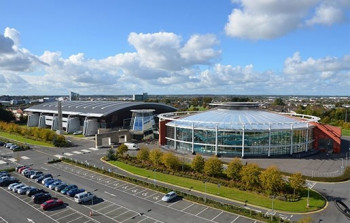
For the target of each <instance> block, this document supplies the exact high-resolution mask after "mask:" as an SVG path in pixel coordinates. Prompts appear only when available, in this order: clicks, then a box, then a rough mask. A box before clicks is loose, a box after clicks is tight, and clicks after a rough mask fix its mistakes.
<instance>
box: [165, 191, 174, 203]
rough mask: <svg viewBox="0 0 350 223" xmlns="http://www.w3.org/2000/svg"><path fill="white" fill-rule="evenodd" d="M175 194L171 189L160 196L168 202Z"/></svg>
mask: <svg viewBox="0 0 350 223" xmlns="http://www.w3.org/2000/svg"><path fill="white" fill-rule="evenodd" d="M176 196H177V195H176V193H175V192H174V191H171V192H169V193H167V194H166V195H164V197H162V201H165V202H169V201H171V200H172V199H174V198H175V197H176Z"/></svg>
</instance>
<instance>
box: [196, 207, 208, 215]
mask: <svg viewBox="0 0 350 223" xmlns="http://www.w3.org/2000/svg"><path fill="white" fill-rule="evenodd" d="M208 208H209V207H206V208H204V209H203V210H201V211H200V212H199V213H198V214H196V216H198V215H199V214H201V213H202V212H204V211H205V210H207V209H208Z"/></svg>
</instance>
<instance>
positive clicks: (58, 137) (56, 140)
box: [52, 135, 67, 147]
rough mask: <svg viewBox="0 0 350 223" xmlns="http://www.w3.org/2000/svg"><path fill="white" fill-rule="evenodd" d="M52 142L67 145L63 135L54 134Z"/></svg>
mask: <svg viewBox="0 0 350 223" xmlns="http://www.w3.org/2000/svg"><path fill="white" fill-rule="evenodd" d="M52 143H53V145H54V146H56V147H65V146H67V142H66V138H65V137H64V136H62V135H54V137H53V140H52Z"/></svg>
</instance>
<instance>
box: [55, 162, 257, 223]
mask: <svg viewBox="0 0 350 223" xmlns="http://www.w3.org/2000/svg"><path fill="white" fill-rule="evenodd" d="M50 166H52V167H53V168H56V169H57V170H60V171H63V172H66V173H69V174H73V175H76V176H78V177H81V178H84V179H86V180H89V181H91V182H94V183H97V184H100V185H103V186H104V187H108V188H110V189H112V190H111V191H112V192H108V191H105V194H106V195H107V196H109V197H111V198H113V197H116V196H117V195H116V194H115V193H114V192H113V191H115V192H118V193H120V192H122V193H125V194H127V195H131V196H134V197H137V198H138V199H142V200H145V201H149V202H152V203H153V204H156V205H157V206H161V207H165V208H166V209H170V211H173V212H174V211H176V212H180V213H182V214H183V215H184V214H186V215H190V216H191V217H193V218H195V219H198V220H199V221H198V222H203V221H204V222H215V223H227V222H236V223H249V222H251V223H253V222H257V221H256V220H253V219H249V218H246V217H242V216H238V215H235V214H232V213H229V212H225V211H222V210H218V209H215V208H211V207H208V206H204V205H201V204H197V203H194V202H190V201H187V200H183V199H181V198H177V199H175V200H173V201H172V202H164V201H162V200H161V198H162V197H163V196H164V194H163V193H159V192H157V191H153V190H151V189H146V188H143V187H140V186H137V185H134V184H131V183H127V182H124V181H121V180H117V179H114V178H110V177H107V176H103V175H100V174H97V173H94V172H91V171H88V170H85V169H81V168H79V167H75V166H71V165H67V164H64V163H55V164H52V165H50ZM152 182H153V181H152ZM154 183H156V182H154ZM91 208H92V209H93V211H95V212H98V213H100V214H102V215H105V216H108V217H111V218H112V219H115V220H117V221H118V222H119V221H120V222H139V221H140V220H141V222H149V221H150V219H145V220H144V221H143V220H142V219H141V218H138V220H139V221H133V220H135V219H132V217H135V216H136V215H139V216H140V217H145V215H146V214H147V213H143V212H141V213H140V212H136V213H135V212H134V213H133V211H132V210H127V208H126V207H123V206H120V204H116V203H115V202H111V201H108V200H104V201H103V202H101V203H99V204H98V205H93V206H92V207H91ZM129 212H130V213H129ZM134 214H136V215H134ZM128 217H129V219H128ZM135 218H136V217H135ZM146 220H147V221H146Z"/></svg>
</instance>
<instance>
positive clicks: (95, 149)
mask: <svg viewBox="0 0 350 223" xmlns="http://www.w3.org/2000/svg"><path fill="white" fill-rule="evenodd" d="M89 149H90V150H94V151H97V150H98V149H97V148H89Z"/></svg>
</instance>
